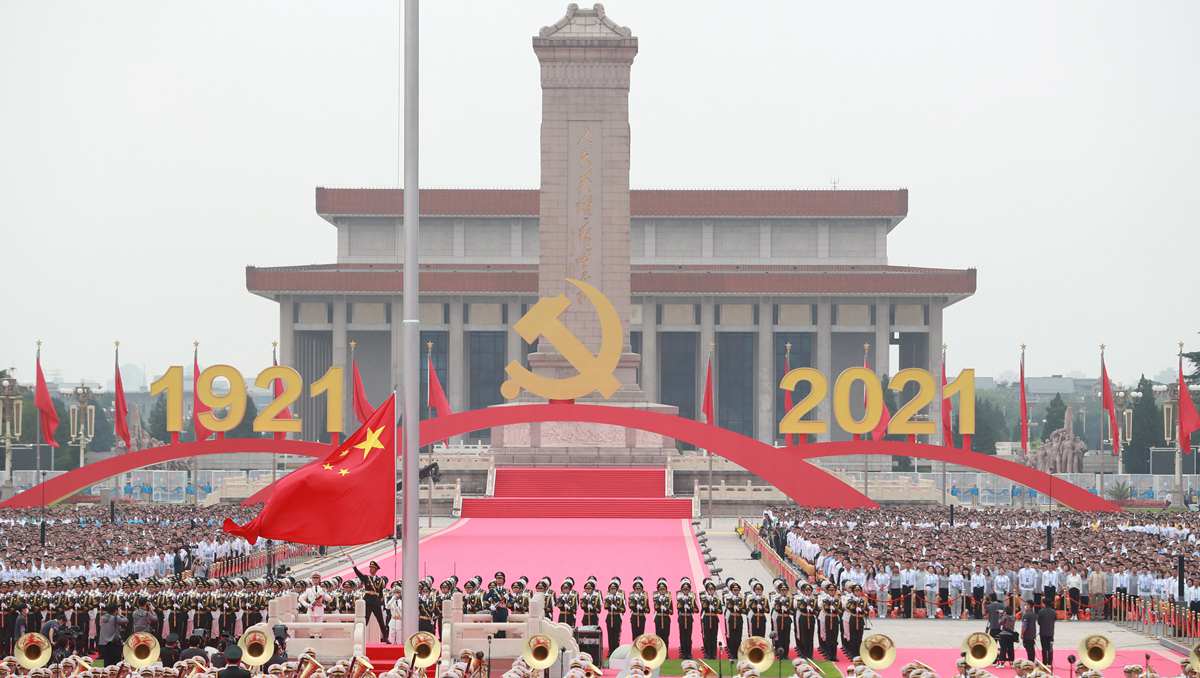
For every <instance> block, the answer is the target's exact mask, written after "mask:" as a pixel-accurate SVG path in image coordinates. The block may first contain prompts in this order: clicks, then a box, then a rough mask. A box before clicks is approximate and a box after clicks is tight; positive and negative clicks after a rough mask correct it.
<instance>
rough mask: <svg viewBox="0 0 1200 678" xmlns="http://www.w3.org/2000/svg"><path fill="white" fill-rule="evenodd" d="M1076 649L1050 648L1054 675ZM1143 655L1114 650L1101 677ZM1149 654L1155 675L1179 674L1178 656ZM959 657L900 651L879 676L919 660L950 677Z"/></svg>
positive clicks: (1064, 670) (1003, 677)
mask: <svg viewBox="0 0 1200 678" xmlns="http://www.w3.org/2000/svg"><path fill="white" fill-rule="evenodd" d="M913 623H921V622H913ZM1076 650H1077V648H1074V647H1069V648H1057V647H1056V648H1054V666H1053V669H1054V675H1056V676H1064V677H1065V676H1069V675H1070V673H1069V669H1070V664H1068V663H1067V655H1071V654H1073V655H1076V657H1078V652H1077V651H1076ZM1146 652H1147V651H1146V650H1117V659H1116V661H1114V662H1113V663H1112V666H1110V667H1108V668H1107V669H1105V670H1104V675H1106V676H1119V675H1121V668H1122V667H1124V666H1125V665H1126V664H1137V665H1139V666H1141V665H1143V664H1144V663H1145V661H1146ZM1149 653H1150V666H1152V667H1153V668H1154V669H1155V670H1156V671H1158V673H1159V674H1160V675H1163V676H1174V675H1177V674H1178V673H1179V657H1177V656H1174V655H1172V654H1171V653H1170V652H1168V651H1167V650H1165V649H1163V650H1158V651H1155V650H1150V651H1149ZM960 655H961V651H960V650H959V649H957V648H954V649H929V648H904V649H901V650H899V651H897V653H896V662H895V663H894V664H892V665H891V666H890V667H888V668H887V669H885V670H884V671H882V672H881V673H882V675H883V676H884V677H885V678H893V677H894V676H899V675H900V669H901V668H903V667H904V665H905V664H907V663H908V662H911V661H913V660H919V661H922V662H925V663H926V664H928V665H929V666H930V667H932V668H933V670H934V671H936V672H937V673H938V674H939V675H942V676H953V675H955V666H954V664H955V662H957V661H958V658H959V656H960ZM1016 656H1017V658H1018V659H1024V658H1025V649H1024V648H1023V647H1021V646H1018V647H1017V654H1016ZM839 657H841V655H839ZM1172 657H1174V658H1172ZM1037 658H1038V659H1039V660H1040V659H1041V649H1040V648H1039V649H1038V655H1037ZM849 665H850V662H849V661H846V660H845V659H844V657H843V658H839V660H838V662H837V666H838V668H839V669H842V670H843V672H844V671H845V668H846V667H847V666H849ZM988 671H989V672H990V673H993V674H995V675H997V676H1000V678H1008V677H1009V676H1014V675H1016V673H1015V672H1014V671H1013V670H1012V669H1010V668H996V667H995V666H992V667H989V668H988Z"/></svg>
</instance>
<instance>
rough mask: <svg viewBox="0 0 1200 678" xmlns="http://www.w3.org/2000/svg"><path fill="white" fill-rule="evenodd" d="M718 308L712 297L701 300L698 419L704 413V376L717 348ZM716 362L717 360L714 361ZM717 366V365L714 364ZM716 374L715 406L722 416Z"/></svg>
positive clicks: (714, 385) (718, 414)
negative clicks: (702, 409) (709, 359)
mask: <svg viewBox="0 0 1200 678" xmlns="http://www.w3.org/2000/svg"><path fill="white" fill-rule="evenodd" d="M716 323H717V309H716V305H715V304H714V303H713V300H712V299H711V298H708V299H704V300H703V301H701V302H700V347H699V349H700V350H699V351H698V354H699V359H698V360H697V362H698V363H699V365H697V366H696V372H697V375H698V376H697V379H696V384H697V386H696V419H697V420H700V421H703V420H704V413H703V412H701V411H700V409H701V405H702V404H703V403H704V377H705V371H706V370H707V369H708V356H709V354H710V352H712V351H714V350H715V345H716V344H715V342H716V338H717V332H716V330H717V325H716ZM714 362H715V361H714ZM714 367H715V365H714ZM716 380H717V376H716V374H713V406H714V407H715V408H716V412H717V418H718V419H720V417H721V410H720V407H721V402H720V398H718V397H717V393H716V388H717V385H716Z"/></svg>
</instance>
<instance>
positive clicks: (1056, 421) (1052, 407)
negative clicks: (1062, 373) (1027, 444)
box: [1042, 393, 1067, 441]
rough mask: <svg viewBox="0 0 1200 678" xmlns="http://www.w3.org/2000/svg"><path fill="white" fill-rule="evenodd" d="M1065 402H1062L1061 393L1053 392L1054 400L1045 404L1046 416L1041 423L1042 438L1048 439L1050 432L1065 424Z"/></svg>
mask: <svg viewBox="0 0 1200 678" xmlns="http://www.w3.org/2000/svg"><path fill="white" fill-rule="evenodd" d="M1066 420H1067V404H1066V403H1065V402H1063V398H1062V394H1061V393H1055V394H1054V400H1051V401H1050V404H1049V405H1047V406H1046V418H1045V420H1044V421H1043V423H1042V440H1043V441H1046V440H1049V439H1050V434H1051V433H1054V432H1055V431H1057V430H1058V429H1060V428H1062V427H1064V426H1066Z"/></svg>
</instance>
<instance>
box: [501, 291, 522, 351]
mask: <svg viewBox="0 0 1200 678" xmlns="http://www.w3.org/2000/svg"><path fill="white" fill-rule="evenodd" d="M504 306H505V311H504V312H505V314H506V315H507V316H508V325H507V327H505V330H506V331H507V332H508V334H506V335H505V344H504V358H505V363H504V364H505V365H507V364H508V363H510V362H512V361H514V360H515V361H517V362H518V363H519V362H521V335H519V334H517V332H516V330H514V329H513V324H514V323H516V322H517V321H518V320H520V319H521V302H519V301H509V302H505V304H504Z"/></svg>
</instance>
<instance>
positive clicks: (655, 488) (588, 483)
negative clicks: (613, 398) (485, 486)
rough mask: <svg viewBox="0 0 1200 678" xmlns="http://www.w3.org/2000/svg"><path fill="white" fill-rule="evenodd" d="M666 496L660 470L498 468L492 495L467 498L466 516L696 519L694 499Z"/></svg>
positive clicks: (464, 511) (465, 504)
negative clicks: (693, 511)
mask: <svg viewBox="0 0 1200 678" xmlns="http://www.w3.org/2000/svg"><path fill="white" fill-rule="evenodd" d="M665 494H666V471H665V470H664V469H660V468H659V469H655V468H553V467H549V468H547V467H534V468H529V467H507V468H498V469H496V482H495V489H494V492H493V496H491V497H483V498H478V499H463V503H462V517H464V518H690V517H691V515H692V502H691V501H690V500H688V499H670V498H667V497H666V496H665Z"/></svg>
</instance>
